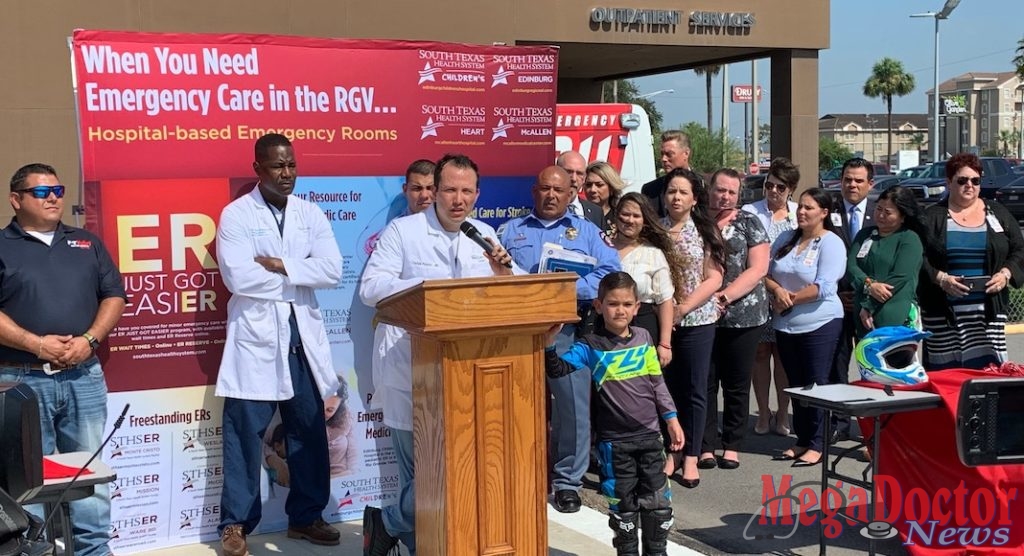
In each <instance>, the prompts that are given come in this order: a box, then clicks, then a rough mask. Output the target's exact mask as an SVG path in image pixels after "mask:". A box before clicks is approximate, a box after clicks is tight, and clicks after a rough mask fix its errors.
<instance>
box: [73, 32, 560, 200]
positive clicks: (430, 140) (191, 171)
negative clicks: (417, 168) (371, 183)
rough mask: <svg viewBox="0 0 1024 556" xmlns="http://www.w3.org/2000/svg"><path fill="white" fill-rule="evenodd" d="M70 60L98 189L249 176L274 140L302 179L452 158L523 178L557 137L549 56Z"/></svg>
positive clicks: (255, 41) (214, 55) (330, 43)
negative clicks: (286, 148)
mask: <svg viewBox="0 0 1024 556" xmlns="http://www.w3.org/2000/svg"><path fill="white" fill-rule="evenodd" d="M73 50H74V60H75V61H74V64H75V71H76V75H77V79H76V80H77V87H78V112H79V117H80V121H81V124H80V125H81V135H82V144H83V172H84V175H85V176H87V178H88V179H92V180H106V179H125V178H140V177H148V176H159V177H161V178H179V177H188V178H195V177H223V176H247V175H251V173H252V170H251V167H250V162H251V161H250V160H249V158H248V157H244V156H240V154H239V153H243V152H247V151H249V150H251V148H252V144H253V142H254V141H255V140H256V139H257V138H258V137H259V136H260V135H262V134H264V133H267V132H279V133H283V134H285V135H287V136H289V138H291V139H293V140H294V141H296V143H297V145H301V149H297V150H298V151H299V152H300V153H301V158H300V162H301V163H302V168H303V172H304V173H305V174H306V175H331V176H361V175H370V176H377V175H387V174H392V173H394V172H395V169H396V167H397V166H398V165H400V164H401V163H404V162H408V161H410V160H412V159H415V158H431V159H436V158H439V157H440V155H441V154H443V153H445V152H451V151H458V152H465V153H467V154H470V155H471V156H473V157H474V159H475V160H476V161H477V163H478V164H479V165H480V167H481V169H482V171H484V172H486V174H487V175H491V176H498V175H519V174H520V173H521V172H522V168H523V163H524V162H526V161H524V160H523V156H527V157H531V156H533V157H534V158H535V155H533V154H532V153H536V152H538V149H537V148H536V147H538V146H540V145H550V143H551V141H552V140H553V137H554V120H553V118H554V107H553V104H554V100H553V99H554V91H555V83H556V80H557V75H556V73H557V51H556V50H555V49H554V48H552V47H514V48H513V47H497V46H494V47H489V46H477V45H459V44H442V43H432V42H402V41H372V40H358V41H356V40H332V39H308V38H296V37H280V36H268V35H190V34H150V33H120V32H104V31H77V32H76V33H75V35H74V42H73ZM177 153H181V154H182V155H183V154H184V153H189V154H188V155H187V156H182V155H178V154H177ZM198 153H201V156H197V154H198ZM396 156H397V157H398V160H396V158H395V157H396ZM531 162H536V163H537V164H544V163H548V162H549V161H547V160H535V161H531ZM532 167H537V168H539V167H540V166H532Z"/></svg>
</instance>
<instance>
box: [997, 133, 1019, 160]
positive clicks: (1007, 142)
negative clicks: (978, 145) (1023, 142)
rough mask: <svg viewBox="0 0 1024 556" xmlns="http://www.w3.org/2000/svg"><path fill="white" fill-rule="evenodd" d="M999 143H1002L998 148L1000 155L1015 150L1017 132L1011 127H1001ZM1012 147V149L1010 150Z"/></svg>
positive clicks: (1008, 153) (1007, 154) (1005, 154)
mask: <svg viewBox="0 0 1024 556" xmlns="http://www.w3.org/2000/svg"><path fill="white" fill-rule="evenodd" d="M998 141H999V143H1000V144H1002V148H1001V149H999V154H1000V155H1001V156H1010V153H1011V152H1013V151H1016V150H1017V141H1018V138H1017V132H1016V131H1015V130H1012V129H1003V130H1000V131H999V139H998ZM1011 149H1012V150H1011Z"/></svg>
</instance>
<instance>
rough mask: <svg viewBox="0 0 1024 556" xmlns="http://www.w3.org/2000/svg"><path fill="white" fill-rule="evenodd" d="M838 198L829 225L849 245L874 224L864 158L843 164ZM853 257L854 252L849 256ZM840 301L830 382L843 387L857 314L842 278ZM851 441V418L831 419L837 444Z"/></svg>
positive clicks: (871, 175)
mask: <svg viewBox="0 0 1024 556" xmlns="http://www.w3.org/2000/svg"><path fill="white" fill-rule="evenodd" d="M842 176H843V177H842V181H841V182H840V187H841V190H840V197H839V199H837V200H836V203H835V205H834V206H833V207H832V214H831V218H832V224H833V225H834V226H835V228H836V234H838V235H839V237H841V238H842V239H843V241H844V242H846V245H847V246H849V245H850V244H851V243H853V238H854V237H855V236H856V235H857V233H859V232H860V231H861V230H863V229H864V228H867V227H868V226H872V225H874V213H875V202H874V201H869V200H868V192H869V191H871V188H872V187H873V186H874V184H875V181H874V168H873V167H872V165H871V163H870V162H868V161H867V160H864V159H863V158H851V159H850V160H847V161H846V163H844V164H843V173H842ZM848 256H851V257H852V256H856V253H848ZM839 298H840V299H841V300H842V301H843V309H844V313H845V315H844V319H843V332H842V333H841V334H840V335H839V345H838V346H836V357H835V359H834V362H833V366H832V373H831V375H830V376H829V382H832V383H840V384H845V383H847V382H848V381H849V373H850V356H851V354H852V353H853V347H854V344H855V342H856V338H855V337H854V330H855V322H856V321H854V319H855V318H857V314H856V311H854V308H853V286H852V285H851V284H850V282H849V280H847V279H846V278H845V277H844V278H843V279H842V280H840V281H839ZM849 438H850V418H849V417H846V416H843V417H836V416H835V415H833V417H832V438H831V439H830V442H833V443H834V442H838V441H840V440H847V439H849Z"/></svg>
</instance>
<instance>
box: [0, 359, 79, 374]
mask: <svg viewBox="0 0 1024 556" xmlns="http://www.w3.org/2000/svg"><path fill="white" fill-rule="evenodd" d="M77 366H78V365H68V366H66V367H62V366H60V365H55V364H53V363H23V362H22V363H19V362H15V361H0V367H14V368H17V369H27V370H30V371H43V372H48V373H59V372H60V371H66V370H68V369H73V368H75V367H77Z"/></svg>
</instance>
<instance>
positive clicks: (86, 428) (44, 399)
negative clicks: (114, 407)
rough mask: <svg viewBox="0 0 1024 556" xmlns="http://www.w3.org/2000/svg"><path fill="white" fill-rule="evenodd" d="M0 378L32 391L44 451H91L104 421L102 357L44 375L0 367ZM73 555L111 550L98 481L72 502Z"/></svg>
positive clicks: (105, 497)
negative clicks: (88, 492)
mask: <svg viewBox="0 0 1024 556" xmlns="http://www.w3.org/2000/svg"><path fill="white" fill-rule="evenodd" d="M0 382H23V383H25V384H27V385H28V386H29V387H30V388H32V390H33V391H34V392H35V394H36V398H37V399H38V401H39V418H40V421H41V425H42V441H43V455H48V454H52V453H54V452H60V453H67V452H89V453H90V454H91V453H92V452H95V451H96V450H97V449H99V447H100V443H101V442H102V441H103V429H104V427H106V425H107V383H106V381H105V380H104V378H103V368H102V367H101V366H100V360H99V359H97V358H95V357H92V358H90V359H88V360H86V361H84V362H82V364H81V365H78V366H77V367H72V368H70V369H67V370H65V371H61V372H59V373H57V374H55V375H47V374H45V373H43V372H42V371H31V370H28V369H26V368H19V367H0ZM70 507H71V522H72V524H73V525H74V535H75V556H106V555H108V554H110V547H109V546H108V545H107V543H109V542H110V492H109V489H108V487H107V485H105V484H102V485H96V487H95V493H94V494H93V495H92V496H90V497H89V498H84V499H82V500H76V501H74V502H71V504H70Z"/></svg>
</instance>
